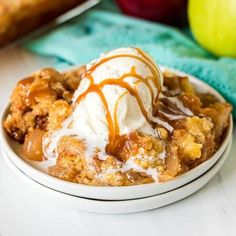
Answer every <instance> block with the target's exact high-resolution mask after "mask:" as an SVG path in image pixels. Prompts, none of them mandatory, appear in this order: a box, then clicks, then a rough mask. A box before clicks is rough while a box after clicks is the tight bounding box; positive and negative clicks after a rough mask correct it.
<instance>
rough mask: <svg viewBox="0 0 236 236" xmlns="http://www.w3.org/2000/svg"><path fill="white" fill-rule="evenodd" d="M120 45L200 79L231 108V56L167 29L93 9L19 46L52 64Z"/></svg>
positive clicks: (235, 87) (235, 100) (234, 69)
mask: <svg viewBox="0 0 236 236" xmlns="http://www.w3.org/2000/svg"><path fill="white" fill-rule="evenodd" d="M125 46H135V47H140V48H142V49H143V50H144V51H146V52H147V53H149V54H150V55H151V56H152V57H153V58H154V60H155V61H156V62H157V63H159V64H162V65H166V66H169V67H173V68H177V69H179V70H182V71H184V72H187V73H190V74H192V75H195V76H196V77H198V78H200V79H202V80H204V81H205V82H207V83H208V84H210V85H211V86H213V87H214V88H216V89H217V90H218V91H219V92H220V93H221V94H222V95H223V96H224V97H225V98H226V99H227V100H228V101H229V102H230V103H232V104H233V106H234V108H236V59H233V58H225V57H215V56H213V55H211V54H209V53H208V52H206V51H205V50H204V49H202V48H201V47H200V46H199V45H198V44H197V43H196V42H195V41H194V40H193V39H192V37H191V36H190V35H188V34H186V33H183V32H181V31H179V30H177V29H176V28H173V27H168V26H164V25H161V24H157V23H151V22H148V21H143V20H138V19H134V18H131V17H126V16H124V15H121V14H119V13H115V12H114V11H113V12H108V11H106V10H99V9H94V10H91V11H89V12H88V13H85V14H83V15H82V16H80V17H79V18H77V19H75V20H73V21H72V22H70V23H68V24H66V25H64V26H62V27H60V28H58V29H56V30H53V31H52V32H50V33H48V34H47V35H45V36H43V37H40V38H38V39H36V40H33V41H31V42H29V43H27V44H26V45H25V47H26V48H27V49H29V50H31V51H33V52H35V53H38V54H41V55H44V56H51V57H55V58H57V60H56V62H55V66H56V67H58V68H60V67H63V66H65V65H66V66H68V65H73V64H84V63H87V62H89V61H91V60H93V59H95V58H97V57H98V56H99V55H100V54H101V53H102V52H104V51H108V50H111V49H114V48H118V47H125ZM234 117H235V118H236V109H234Z"/></svg>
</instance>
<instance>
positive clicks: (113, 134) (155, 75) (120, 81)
mask: <svg viewBox="0 0 236 236" xmlns="http://www.w3.org/2000/svg"><path fill="white" fill-rule="evenodd" d="M140 54H142V55H143V56H144V58H145V59H143V58H141V57H138V56H135V55H129V54H120V55H114V56H111V57H108V58H104V59H102V60H101V61H99V62H98V63H96V64H95V65H93V66H92V67H91V68H90V69H89V70H88V71H87V73H86V78H87V79H89V80H90V86H89V87H88V88H87V90H86V91H85V92H83V93H82V94H80V95H79V96H78V98H77V100H76V104H79V103H80V102H81V101H82V100H83V99H84V98H85V97H86V96H87V94H89V93H92V92H94V93H96V94H97V95H98V96H99V97H100V99H101V101H102V103H103V106H104V109H105V113H106V120H107V123H108V129H109V143H108V145H107V147H106V150H107V152H108V153H111V154H112V153H113V150H115V139H116V138H117V137H119V136H120V128H119V124H118V119H117V109H118V103H119V101H120V100H121V98H122V97H123V96H124V95H125V94H127V92H129V93H130V95H131V96H133V97H135V99H136V101H137V103H138V105H139V107H140V110H141V112H142V114H143V116H144V117H145V118H146V120H147V121H148V122H149V123H150V124H153V122H152V121H151V120H150V119H149V117H148V113H147V111H146V109H145V107H144V105H143V102H142V99H141V97H140V96H139V94H138V91H137V89H136V87H132V86H131V85H130V84H129V83H128V82H126V81H125V79H126V78H128V77H134V78H136V79H137V81H136V82H135V84H136V85H137V84H138V83H141V82H142V83H144V84H145V85H146V86H147V88H148V89H149V91H150V94H151V99H152V103H153V104H155V98H154V91H153V89H152V87H151V85H150V83H149V80H152V82H153V84H154V85H155V87H156V89H157V91H158V93H157V95H158V94H159V93H160V91H161V84H160V82H159V71H158V70H157V69H156V67H155V65H154V64H153V63H152V62H151V61H150V59H149V58H148V57H146V55H145V54H143V53H142V52H141V51H140ZM119 57H120V58H121V57H128V58H134V59H136V60H139V61H141V62H142V63H144V64H145V65H146V66H147V67H148V68H149V70H150V71H151V73H152V76H149V77H147V78H143V77H142V76H140V75H138V74H137V73H136V68H135V66H133V67H132V68H131V71H130V72H129V73H125V74H123V75H122V76H121V77H120V78H108V79H106V80H103V81H101V82H100V83H98V84H95V82H94V78H93V76H92V72H93V71H94V70H96V69H97V68H98V67H99V66H101V65H102V64H104V63H106V62H108V61H109V60H112V59H115V58H119ZM106 85H117V86H119V87H121V88H124V89H126V90H127V92H124V93H123V94H122V95H120V97H119V98H118V99H117V101H116V104H115V109H114V114H113V115H114V123H113V120H112V115H111V112H110V111H109V106H108V103H107V100H106V98H105V96H104V94H103V92H102V89H103V87H104V86H106Z"/></svg>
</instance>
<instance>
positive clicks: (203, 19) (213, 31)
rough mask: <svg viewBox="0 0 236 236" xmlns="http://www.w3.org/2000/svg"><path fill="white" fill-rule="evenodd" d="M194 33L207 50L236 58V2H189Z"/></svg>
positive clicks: (205, 0) (201, 0)
mask: <svg viewBox="0 0 236 236" xmlns="http://www.w3.org/2000/svg"><path fill="white" fill-rule="evenodd" d="M188 17H189V23H190V27H191V30H192V33H193V35H194V37H195V38H196V40H197V41H198V42H199V43H200V44H201V45H202V46H203V47H204V48H206V49H208V50H209V51H211V52H213V53H214V54H216V55H219V56H230V57H236V0H189V3H188Z"/></svg>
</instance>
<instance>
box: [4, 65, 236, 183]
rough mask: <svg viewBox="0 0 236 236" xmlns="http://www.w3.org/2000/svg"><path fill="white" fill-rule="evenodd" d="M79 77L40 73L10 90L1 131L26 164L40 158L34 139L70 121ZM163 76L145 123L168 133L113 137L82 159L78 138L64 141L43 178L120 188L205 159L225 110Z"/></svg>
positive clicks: (83, 146) (216, 142) (184, 82)
mask: <svg viewBox="0 0 236 236" xmlns="http://www.w3.org/2000/svg"><path fill="white" fill-rule="evenodd" d="M84 72H85V67H82V68H80V69H78V70H74V71H71V72H68V73H64V74H62V73H59V72H57V71H56V70H54V69H50V68H47V69H42V70H40V71H37V72H36V73H34V74H33V75H31V76H30V77H28V78H25V79H23V80H21V81H20V82H19V83H18V84H17V86H16V88H15V89H14V91H13V94H12V96H11V106H10V111H9V114H8V116H7V118H6V120H5V122H4V127H5V130H6V132H7V133H8V135H9V136H10V137H11V138H12V139H14V140H16V141H18V142H20V143H22V149H23V152H24V155H25V156H26V157H27V158H28V159H29V160H33V161H44V160H45V159H46V156H45V150H44V149H43V145H42V142H43V141H42V140H43V139H44V140H47V138H49V137H51V135H52V134H54V133H55V132H57V131H59V130H60V128H61V127H62V124H63V122H64V121H65V120H67V118H68V117H69V116H70V115H71V114H72V112H73V109H74V107H73V105H72V96H73V94H74V92H75V90H76V89H77V87H78V85H79V84H80V81H81V78H82V75H83V74H84ZM163 76H164V81H163V90H162V95H161V96H159V98H158V100H157V101H156V103H155V104H154V106H155V107H154V114H153V116H154V117H159V119H160V120H162V121H165V122H166V123H167V124H168V126H167V125H162V124H161V123H159V124H152V125H153V128H154V129H155V131H156V135H150V134H145V133H142V132H137V131H134V132H130V133H129V134H124V135H119V136H117V137H116V138H115V140H113V147H112V149H109V151H107V153H105V154H103V155H100V154H101V150H99V148H97V150H96V151H95V152H94V155H93V156H92V157H91V158H89V159H88V158H87V157H86V155H87V150H88V148H89V147H88V144H87V143H86V141H85V140H84V139H82V138H81V139H80V138H78V137H77V136H75V135H73V134H71V135H70V134H68V135H64V136H62V137H61V138H60V140H58V143H57V158H56V160H55V165H53V166H51V167H50V168H49V174H50V175H52V176H55V177H57V178H60V179H63V180H66V181H70V182H74V183H81V184H87V185H98V186H128V185H137V184H145V183H151V182H154V181H159V182H162V181H167V180H170V179H173V178H174V177H176V176H178V175H180V174H182V173H185V172H187V171H189V170H191V169H192V168H194V167H196V166H198V165H199V164H201V163H202V162H204V161H206V160H208V159H209V158H210V157H211V156H212V155H213V154H214V152H215V151H216V150H217V149H218V147H219V146H220V144H221V142H222V139H223V138H224V133H225V130H226V129H227V127H228V125H229V117H230V113H231V110H232V107H231V105H230V104H228V103H222V102H218V101H217V100H216V98H215V97H214V96H212V95H211V94H201V93H198V92H197V91H196V90H195V88H194V86H193V85H192V84H191V83H190V82H189V79H188V77H181V76H177V75H175V74H172V73H170V72H164V73H163ZM29 144H30V145H29Z"/></svg>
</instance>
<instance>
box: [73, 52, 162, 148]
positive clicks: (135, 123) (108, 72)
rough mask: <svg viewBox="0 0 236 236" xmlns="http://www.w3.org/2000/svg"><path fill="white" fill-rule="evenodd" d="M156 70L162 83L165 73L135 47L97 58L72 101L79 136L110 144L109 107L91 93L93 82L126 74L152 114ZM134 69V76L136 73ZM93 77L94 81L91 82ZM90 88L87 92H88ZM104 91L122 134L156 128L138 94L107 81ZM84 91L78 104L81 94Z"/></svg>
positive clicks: (150, 130)
mask: <svg viewBox="0 0 236 236" xmlns="http://www.w3.org/2000/svg"><path fill="white" fill-rule="evenodd" d="M153 71H155V73H156V75H157V76H158V78H157V79H158V83H159V84H160V85H161V84H162V76H161V73H160V70H159V68H158V66H157V65H156V64H155V63H154V62H153V60H152V59H151V58H150V57H149V56H148V55H146V54H145V53H144V52H142V51H141V50H140V49H136V48H119V49H116V50H113V51H110V52H108V53H106V54H104V55H102V56H101V57H100V58H99V59H98V60H96V61H94V62H93V63H92V64H89V65H88V66H87V73H86V74H85V76H84V78H83V79H82V80H81V83H80V85H79V87H78V89H77V90H76V92H75V94H74V97H73V103H74V107H75V108H74V112H73V114H72V116H73V128H74V129H75V130H77V132H78V135H79V136H81V137H82V138H85V139H86V140H90V141H94V142H96V143H97V144H99V146H100V147H101V148H102V146H103V147H104V146H105V145H106V144H107V143H108V138H109V132H110V130H109V124H108V121H107V110H106V109H105V106H104V101H102V99H101V97H100V96H99V94H98V93H97V92H88V91H89V89H90V87H91V86H93V85H92V83H94V84H95V85H98V84H99V83H102V82H106V81H108V80H110V79H113V81H114V80H119V79H120V78H121V77H124V81H125V82H127V84H128V85H129V86H130V87H132V88H135V89H136V91H137V93H138V95H139V97H140V99H141V102H142V104H143V107H144V108H145V110H146V112H147V114H149V115H150V116H151V115H152V109H153V104H152V102H153V101H152V93H151V91H150V88H151V89H152V91H153V95H154V97H155V98H156V97H157V95H158V93H159V90H158V88H157V87H156V86H155V84H154V82H153V81H152V80H151V79H149V80H148V78H150V77H153ZM134 72H135V76H133V74H134ZM91 77H92V78H93V82H91ZM138 78H143V79H144V80H145V81H147V82H148V85H147V84H146V83H144V82H140V81H139V82H137V81H138ZM86 91H87V93H86ZM101 92H102V94H103V96H104V99H105V101H106V103H107V106H108V109H109V113H110V115H111V118H112V121H113V124H114V123H115V122H116V121H115V119H117V124H118V126H119V134H120V135H123V134H128V133H130V132H132V131H140V132H143V133H148V134H150V133H152V132H153V129H152V128H151V126H150V124H149V123H148V121H147V119H146V117H145V116H144V115H143V113H142V110H141V108H140V104H139V103H138V101H137V99H136V97H135V96H133V95H132V94H131V93H130V91H129V90H127V88H125V87H122V86H120V85H119V84H109V83H108V84H106V85H104V86H103V87H102V88H101ZM83 94H85V96H84V97H83V99H81V100H80V102H79V103H78V102H77V100H78V98H79V97H80V96H82V95H83Z"/></svg>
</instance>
